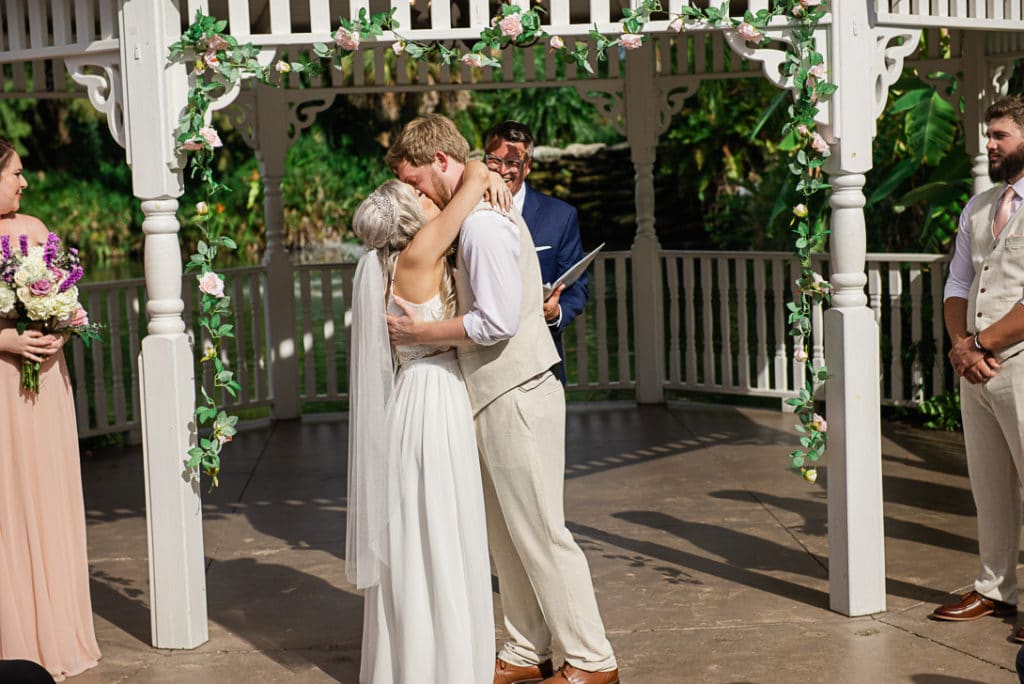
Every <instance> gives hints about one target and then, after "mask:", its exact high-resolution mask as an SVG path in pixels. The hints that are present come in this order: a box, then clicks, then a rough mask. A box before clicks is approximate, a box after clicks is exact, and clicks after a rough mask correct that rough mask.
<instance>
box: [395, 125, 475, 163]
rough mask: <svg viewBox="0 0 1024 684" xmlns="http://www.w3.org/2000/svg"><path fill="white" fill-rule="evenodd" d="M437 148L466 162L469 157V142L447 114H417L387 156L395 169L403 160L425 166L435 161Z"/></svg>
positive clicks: (457, 159) (438, 150) (461, 161)
mask: <svg viewBox="0 0 1024 684" xmlns="http://www.w3.org/2000/svg"><path fill="white" fill-rule="evenodd" d="M436 152H444V153H445V154H446V155H448V156H449V157H451V158H452V159H454V160H455V161H457V162H460V163H462V164H465V163H466V159H468V158H469V143H468V142H466V139H465V138H464V137H462V134H461V133H459V129H458V128H456V127H455V123H454V122H453V121H452V120H451V119H449V118H448V117H447V116H443V115H441V114H428V115H427V116H420V117H416V118H415V119H413V120H412V121H410V122H409V123H407V124H406V125H405V128H403V129H402V132H401V133H400V134H399V136H398V139H397V140H395V143H394V144H393V145H392V146H391V148H390V149H389V150H388V153H387V155H386V156H385V157H384V160H385V161H386V162H387V163H388V166H390V167H391V170H392V171H397V169H398V165H399V164H401V163H402V162H409V163H410V164H412V165H413V166H426V165H427V164H430V163H431V162H433V161H434V154H435V153H436Z"/></svg>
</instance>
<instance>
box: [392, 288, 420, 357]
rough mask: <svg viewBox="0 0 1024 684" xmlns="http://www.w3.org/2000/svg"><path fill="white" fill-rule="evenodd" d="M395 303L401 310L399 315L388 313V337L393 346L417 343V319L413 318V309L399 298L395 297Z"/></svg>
mask: <svg viewBox="0 0 1024 684" xmlns="http://www.w3.org/2000/svg"><path fill="white" fill-rule="evenodd" d="M394 301H395V304H397V305H398V307H399V308H400V309H401V310H402V315H401V316H393V315H391V314H388V337H390V338H391V345H392V346H393V347H399V346H406V345H410V344H417V343H418V342H419V339H418V337H417V333H418V332H419V321H417V320H416V318H415V309H413V308H412V307H411V306H409V305H408V304H406V303H405V302H403V301H402V300H400V299H395V300H394Z"/></svg>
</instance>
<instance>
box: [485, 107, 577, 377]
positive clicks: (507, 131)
mask: <svg viewBox="0 0 1024 684" xmlns="http://www.w3.org/2000/svg"><path fill="white" fill-rule="evenodd" d="M484 150H485V155H486V156H485V157H484V161H485V162H486V164H487V166H488V168H490V169H491V170H492V171H496V172H497V173H500V174H501V176H502V178H504V179H505V182H506V183H507V184H508V187H509V189H510V190H512V195H513V202H514V203H515V206H516V209H518V210H519V213H520V214H522V215H523V220H524V221H526V227H527V228H529V229H530V234H531V235H532V236H533V243H534V244H535V245H536V247H537V258H538V259H539V260H540V273H541V278H543V280H544V282H545V283H553V282H554V281H555V280H556V279H557V278H558V276H560V275H562V274H563V273H565V271H567V270H568V269H569V267H570V266H572V265H573V264H575V263H576V262H577V261H579V260H580V259H582V258H583V246H582V244H581V243H580V226H579V221H578V220H577V216H576V209H575V208H574V207H573V206H572V205H570V204H567V203H565V202H563V201H562V200H560V199H556V198H554V197H550V196H549V195H545V194H543V193H540V192H537V191H536V190H534V189H533V188H531V187H530V186H528V185H527V184H526V177H527V176H529V175H530V165H531V164H532V162H533V135H532V134H531V133H530V129H529V128H527V127H526V126H524V125H523V124H521V123H519V122H518V121H503V122H502V123H500V124H498V125H497V126H494V127H493V128H491V129H490V130H489V131H487V133H486V134H485V135H484ZM587 285H588V279H587V275H586V274H583V276H582V277H580V279H579V280H577V281H576V282H575V283H573V284H572V285H570V286H569V287H567V288H559V289H558V290H556V291H555V292H552V293H551V296H550V297H548V298H547V299H546V300H545V301H544V319H545V320H546V321H547V324H548V329H549V330H550V331H551V337H552V339H553V340H554V342H555V348H556V349H558V357H559V358H560V359H561V362H560V363H559V364H558V365H557V366H555V367H554V368H553V369H552V370H553V371H554V372H555V375H556V376H558V379H559V380H561V381H562V383H563V384H565V352H564V351H563V349H562V331H563V330H564V329H565V327H566V326H567V325H569V324H570V323H572V321H573V319H574V318H576V316H578V315H579V314H580V312H581V311H583V307H584V306H586V304H587V297H589V296H590V291H589V290H588V288H587Z"/></svg>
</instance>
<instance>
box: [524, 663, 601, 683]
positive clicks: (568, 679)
mask: <svg viewBox="0 0 1024 684" xmlns="http://www.w3.org/2000/svg"><path fill="white" fill-rule="evenodd" d="M541 684H619V671H618V670H609V671H608V672H588V671H586V670H581V669H580V668H578V667H573V666H572V665H570V664H569V663H565V664H564V665H562V667H560V668H558V672H556V673H555V674H554V676H553V677H548V678H547V679H545V680H544V681H543V682H541Z"/></svg>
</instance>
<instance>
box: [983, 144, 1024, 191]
mask: <svg viewBox="0 0 1024 684" xmlns="http://www.w3.org/2000/svg"><path fill="white" fill-rule="evenodd" d="M1022 172H1024V143H1022V144H1021V145H1018V146H1017V149H1015V150H1014V151H1012V152H1010V153H1009V154H1007V155H1005V156H997V157H995V158H993V157H992V156H989V158H988V177H989V178H990V179H991V180H992V182H993V183H1002V182H1003V181H1006V182H1010V180H1012V179H1014V178H1016V177H1017V176H1019V175H1021V173H1022Z"/></svg>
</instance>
